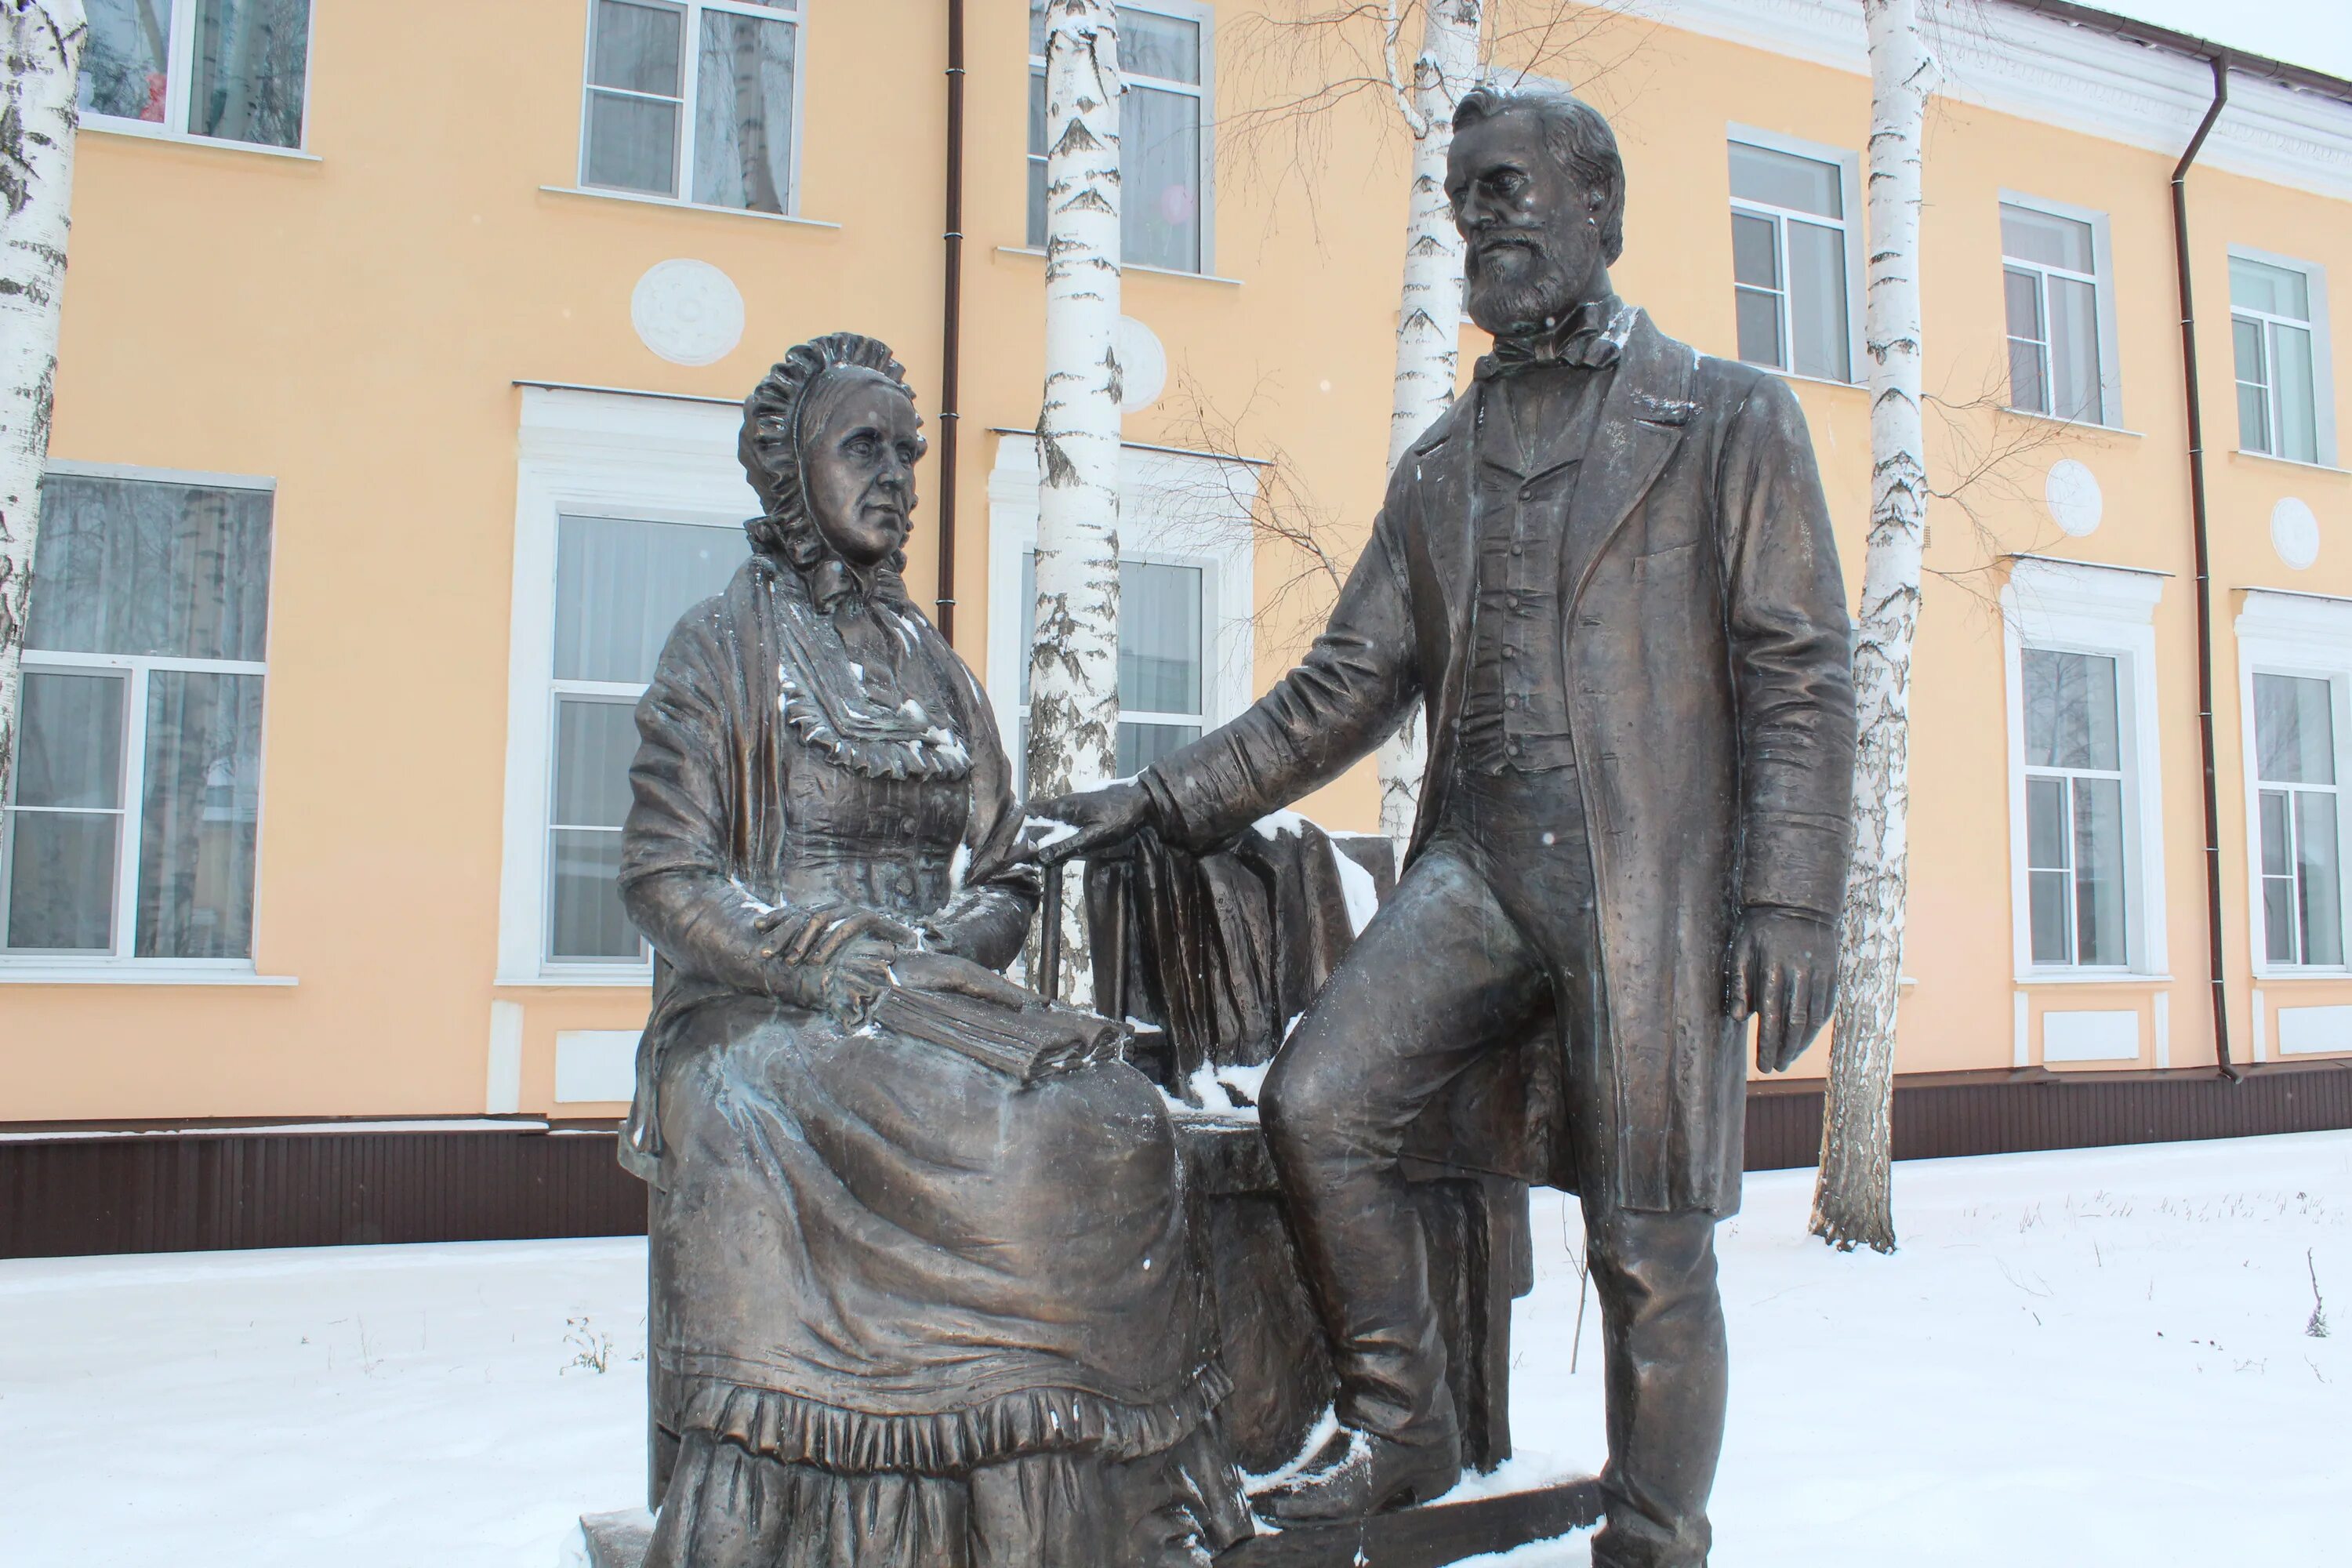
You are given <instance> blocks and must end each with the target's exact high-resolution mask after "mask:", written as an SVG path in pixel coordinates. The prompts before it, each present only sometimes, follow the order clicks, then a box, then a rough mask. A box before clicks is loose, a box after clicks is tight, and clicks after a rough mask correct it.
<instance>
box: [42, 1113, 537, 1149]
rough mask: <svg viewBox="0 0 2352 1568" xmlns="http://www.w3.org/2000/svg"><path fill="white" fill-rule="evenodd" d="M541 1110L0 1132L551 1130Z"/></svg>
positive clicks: (170, 1134) (212, 1134)
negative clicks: (516, 1113) (495, 1115)
mask: <svg viewBox="0 0 2352 1568" xmlns="http://www.w3.org/2000/svg"><path fill="white" fill-rule="evenodd" d="M549 1131H553V1129H552V1128H551V1127H550V1126H549V1125H548V1124H547V1121H546V1120H545V1119H544V1118H542V1117H537V1116H513V1117H499V1118H496V1119H493V1118H490V1117H486V1116H485V1117H466V1116H448V1117H417V1118H415V1119H413V1120H406V1121H257V1122H233V1121H214V1122H203V1121H198V1122H192V1123H190V1124H188V1125H187V1126H184V1127H62V1128H59V1129H58V1130H57V1131H42V1130H40V1129H38V1128H33V1127H23V1126H19V1127H17V1128H14V1129H11V1130H10V1131H5V1132H0V1143H65V1142H79V1141H86V1140H89V1139H92V1138H269V1137H285V1136H295V1137H312V1138H315V1137H318V1136H320V1134H323V1133H346V1132H549Z"/></svg>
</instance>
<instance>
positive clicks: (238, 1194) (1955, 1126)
mask: <svg viewBox="0 0 2352 1568" xmlns="http://www.w3.org/2000/svg"><path fill="white" fill-rule="evenodd" d="M322 1125H323V1124H322ZM1821 1126H1822V1096H1821V1089H1820V1088H1819V1086H1818V1085H1817V1084H1815V1085H1807V1084H1804V1083H1801V1082H1800V1083H1793V1084H1779V1083H1773V1084H1759V1085H1757V1086H1755V1088H1754V1090H1753V1092H1751V1094H1750V1095H1749V1097H1748V1169H1749V1170H1751V1171H1769V1170H1780V1169H1785V1168H1788V1167H1791V1166H1801V1165H1810V1164H1811V1163H1813V1161H1814V1159H1815V1157H1816V1153H1817V1150H1818V1147H1819V1144H1820V1140H1821ZM2337 1128H2352V1062H2333V1061H2331V1062H2327V1063H2322V1064H2314V1065H2310V1066H2273V1067H2264V1068H2252V1069H2250V1070H2249V1071H2248V1072H2247V1073H2246V1076H2245V1078H2244V1079H2243V1081H2242V1082H2239V1083H2234V1084H2233V1083H2231V1082H2229V1081H2228V1080H2226V1079H2222V1078H2221V1077H2220V1076H2219V1075H2218V1074H2216V1073H2214V1072H2212V1071H2210V1069H2208V1070H2200V1071H2184V1072H2168V1073H2142V1072H2133V1073H2121V1072H2118V1073H2074V1074H2065V1075H2061V1074H2056V1073H2050V1072H2045V1071H2042V1070H2039V1069H2029V1070H2025V1071H2019V1072H2001V1073H1951V1074H1923V1075H1919V1076H1917V1077H1914V1078H1909V1079H1903V1080H1901V1082H1900V1083H1899V1085H1898V1087H1897V1089H1896V1090H1895V1158H1896V1159H1898V1160H1924V1159H1934V1158H1937V1157H1940V1156H1945V1155H1954V1154H1996V1153H2015V1152H2021V1151H2025V1150H2030V1149H2078V1148H2091V1147H2096V1146H2100V1145H2105V1144H2116V1143H2158V1142H2172V1141H2175V1140H2183V1139H2198V1138H2236V1137H2245V1136H2250V1135H2252V1134H2257V1133H2265V1132H2313V1131H2325V1130H2329V1129H2337ZM645 1224H646V1205H645V1189H644V1188H643V1187H642V1186H641V1185H639V1184H638V1183H637V1181H636V1179H635V1177H633V1176H630V1175H628V1174H627V1173H625V1172H624V1171H622V1169H621V1168H620V1166H619V1165H618V1164H617V1163H614V1157H613V1134H612V1133H611V1132H610V1131H606V1130H603V1129H593V1130H592V1129H569V1128H561V1127H559V1128H550V1127H548V1126H547V1125H546V1124H545V1123H544V1122H539V1121H518V1122H517V1123H516V1125H515V1126H514V1127H513V1128H511V1129H509V1128H503V1127H486V1126H484V1125H483V1124H482V1123H481V1122H480V1121H469V1122H467V1124H466V1125H465V1127H464V1128H463V1129H451V1128H444V1127H435V1126H433V1125H431V1124H429V1123H424V1124H420V1125H419V1126H418V1127H416V1128H415V1129H414V1130H409V1129H405V1128H396V1127H395V1128H387V1127H386V1125H385V1124H384V1123H383V1122H381V1121H373V1122H369V1123H367V1124H366V1126H365V1130H364V1131H362V1130H358V1129H354V1130H352V1131H334V1130H331V1128H328V1129H327V1130H322V1131H311V1130H310V1129H308V1128H306V1129H305V1130H304V1131H267V1130H265V1129H264V1128H262V1127H258V1126H250V1125H247V1126H235V1125H213V1126H202V1127H194V1128H184V1129H175V1130H170V1131H165V1130H131V1129H115V1130H107V1129H84V1130H78V1131H68V1130H65V1129H59V1128H53V1127H20V1128H18V1129H16V1131H14V1132H13V1133H12V1134H11V1135H10V1136H9V1137H8V1138H7V1140H6V1141H5V1142H0V1258H58V1257H71V1256H78V1255H82V1254H91V1253H110V1252H188V1251H202V1250H208V1249H215V1248H224V1247H322V1246H333V1245H338V1244H346V1243H364V1242H402V1241H510V1240H523V1239H530V1238H534V1237H556V1236H635V1235H638V1234H641V1233H642V1232H643V1231H644V1229H645Z"/></svg>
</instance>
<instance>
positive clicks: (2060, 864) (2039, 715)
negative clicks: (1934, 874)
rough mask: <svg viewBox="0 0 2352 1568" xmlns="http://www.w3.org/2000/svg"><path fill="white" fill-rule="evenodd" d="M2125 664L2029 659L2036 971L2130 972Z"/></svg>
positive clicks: (2075, 657) (2028, 818) (2090, 658)
mask: <svg viewBox="0 0 2352 1568" xmlns="http://www.w3.org/2000/svg"><path fill="white" fill-rule="evenodd" d="M2120 664H2121V661H2120V660H2118V659H2116V658H2111V657H2109V656H2106V655H2104V654H2089V653H2065V652H2060V651H2057V650H2054V649H2050V648H2032V647H2030V648H2027V649H2025V650H2024V654H2023V661H2022V671H2021V673H2022V676H2023V686H2024V697H2025V837H2026V877H2027V882H2028V899H2029V901H2030V905H2031V913H2030V919H2031V920H2032V937H2033V962H2034V963H2036V964H2050V965H2065V966H2070V967H2084V968H2105V967H2113V968H2120V967H2122V966H2123V965H2125V964H2126V963H2128V962H2129V960H2128V956H2127V954H2126V948H2125V942H2126V930H2125V913H2124V910H2125V900H2126V893H2127V891H2128V889H2126V885H2125V884H2126V876H2127V874H2128V873H2127V870H2126V858H2127V856H2126V840H2125V836H2124V816H2125V798H2126V781H2125V772H2124V750H2123V735H2122V726H2121V722H2120V710H2118V708H2117V706H2116V704H2117V701H2118V700H2119V688H2118V672H2119V668H2120Z"/></svg>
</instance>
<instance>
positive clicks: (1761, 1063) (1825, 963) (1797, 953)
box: [1723, 909, 1838, 1072]
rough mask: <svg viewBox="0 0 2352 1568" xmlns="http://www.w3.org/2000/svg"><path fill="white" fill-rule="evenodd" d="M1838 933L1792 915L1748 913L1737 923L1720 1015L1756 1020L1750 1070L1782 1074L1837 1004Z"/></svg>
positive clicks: (1762, 911) (1814, 919)
mask: <svg viewBox="0 0 2352 1568" xmlns="http://www.w3.org/2000/svg"><path fill="white" fill-rule="evenodd" d="M1837 961H1838V955H1837V927H1836V925H1835V924H1834V923H1832V921H1825V920H1822V919H1820V918H1818V917H1816V916H1813V915H1807V914H1800V913H1798V912H1797V911H1796V910H1776V909H1751V910H1746V911H1744V912H1742V914H1741V915H1740V917H1739V934H1738V937H1736V938H1734V939H1733V941H1732V944H1731V963H1730V965H1729V970H1728V973H1726V975H1725V976H1724V1002H1723V1005H1724V1010H1725V1011H1726V1012H1727V1013H1729V1014H1730V1015H1731V1016H1732V1017H1733V1018H1734V1019H1735V1020H1738V1019H1744V1018H1746V1017H1747V1016H1748V1015H1749V1014H1750V1013H1753V1014H1755V1015H1756V1016H1757V1024H1756V1066H1757V1067H1758V1068H1759V1069H1760V1070H1762V1071H1764V1072H1786V1071H1787V1070H1788V1069H1789V1068H1791V1067H1794V1066H1795V1065H1796V1062H1797V1058H1799V1057H1801V1056H1802V1055H1804V1054H1805V1047H1807V1046H1810V1045H1811V1044H1812V1043H1813V1037H1814V1036H1815V1035H1817V1034H1819V1033H1821V1028H1822V1025H1824V1024H1826V1023H1828V1022H1829V1021H1830V1014H1831V1013H1832V1011H1834V1010H1835V1008H1836V1006H1837Z"/></svg>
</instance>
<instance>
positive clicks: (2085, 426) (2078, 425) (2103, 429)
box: [2000, 403, 2147, 441]
mask: <svg viewBox="0 0 2352 1568" xmlns="http://www.w3.org/2000/svg"><path fill="white" fill-rule="evenodd" d="M2000 411H2001V412H2002V413H2003V414H2006V415H2008V416H2011V418H2013V419H2031V420H2032V421H2033V422H2034V423H2035V424H2037V425H2056V426H2063V428H2065V429H2068V430H2080V431H2081V432H2082V433H2083V434H2084V435H2085V436H2128V437H2131V438H2132V439H2133V440H2135V441H2140V440H2145V439H2147V437H2146V436H2145V434H2144V433H2143V432H2141V431H2137V430H2126V429H2125V428H2124V427H2123V426H2120V425H2102V424H2100V423H2099V422H2098V421H2097V420H2095V419H2068V418H2064V417H2063V416H2059V415H2056V414H2042V413H2038V412H2036V411H2035V410H2033V409H2031V408H2011V406H2010V405H2008V404H2006V403H2004V404H2002V405H2000Z"/></svg>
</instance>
